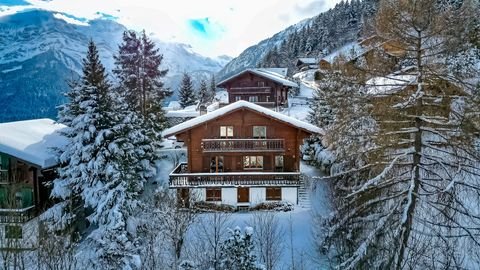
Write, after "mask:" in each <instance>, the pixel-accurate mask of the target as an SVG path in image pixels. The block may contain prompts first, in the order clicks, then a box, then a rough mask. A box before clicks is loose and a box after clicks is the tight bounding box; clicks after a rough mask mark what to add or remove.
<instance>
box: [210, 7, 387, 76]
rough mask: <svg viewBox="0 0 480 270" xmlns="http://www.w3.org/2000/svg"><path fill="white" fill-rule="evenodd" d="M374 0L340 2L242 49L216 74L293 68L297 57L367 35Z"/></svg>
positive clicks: (332, 48)
mask: <svg viewBox="0 0 480 270" xmlns="http://www.w3.org/2000/svg"><path fill="white" fill-rule="evenodd" d="M377 5H378V0H363V1H359V0H352V1H349V2H345V1H341V2H340V3H338V4H337V5H336V6H335V7H334V8H332V9H330V10H328V11H326V12H323V13H320V14H319V15H317V16H315V17H313V18H310V19H306V20H303V21H302V22H300V23H298V24H295V25H293V26H290V27H288V28H287V29H285V30H283V31H281V32H279V33H277V34H275V35H273V36H272V37H271V38H267V39H265V40H263V41H261V42H260V43H258V44H257V45H254V46H251V47H249V48H248V49H246V50H245V51H243V52H242V53H241V54H240V55H239V56H238V57H237V58H235V59H233V60H232V61H231V62H230V63H229V64H227V65H226V66H225V67H224V68H223V69H222V70H221V71H220V72H219V73H218V76H219V77H220V78H223V77H227V76H229V75H231V74H232V73H236V72H238V71H240V70H242V69H245V68H247V67H279V66H281V67H288V68H289V75H291V74H292V72H293V71H294V69H295V60H296V58H298V57H322V56H324V55H327V54H329V53H330V52H333V51H335V50H337V49H338V48H340V47H342V46H344V45H345V44H347V43H351V42H353V41H356V40H357V39H358V37H360V36H362V35H368V27H366V26H367V25H368V24H369V22H370V21H371V19H372V18H373V16H374V14H375V13H376V8H377Z"/></svg>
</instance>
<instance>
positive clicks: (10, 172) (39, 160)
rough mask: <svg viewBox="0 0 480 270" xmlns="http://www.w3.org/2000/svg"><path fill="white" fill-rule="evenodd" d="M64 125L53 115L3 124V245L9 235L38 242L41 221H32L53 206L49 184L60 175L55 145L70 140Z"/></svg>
mask: <svg viewBox="0 0 480 270" xmlns="http://www.w3.org/2000/svg"><path fill="white" fill-rule="evenodd" d="M63 128H65V126H64V125H61V124H57V123H55V122H54V121H53V120H51V119H36V120H27V121H18V122H10V123H2V124H0V235H1V236H0V238H1V241H0V248H4V244H5V243H7V242H8V241H5V240H8V239H17V240H22V241H23V242H24V243H23V244H22V245H21V246H22V247H25V246H32V245H34V244H35V243H34V242H35V241H34V239H35V236H36V235H37V234H38V222H34V223H32V222H30V221H31V220H33V219H35V218H36V217H37V216H38V215H39V214H41V213H42V212H43V211H44V210H46V209H47V208H48V206H49V205H48V202H49V197H50V188H49V187H48V186H47V185H45V184H46V183H49V182H51V181H52V180H54V179H55V177H56V173H55V168H56V166H57V159H56V157H55V154H54V152H53V151H54V149H53V148H56V147H62V146H64V145H65V144H66V139H65V137H63V136H62V135H61V134H60V131H61V130H62V129H63ZM33 231H35V232H33ZM2 232H3V234H2Z"/></svg>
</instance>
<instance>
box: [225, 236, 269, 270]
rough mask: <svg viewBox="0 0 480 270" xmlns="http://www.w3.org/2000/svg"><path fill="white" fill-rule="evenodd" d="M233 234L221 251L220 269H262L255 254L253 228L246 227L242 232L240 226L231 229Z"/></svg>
mask: <svg viewBox="0 0 480 270" xmlns="http://www.w3.org/2000/svg"><path fill="white" fill-rule="evenodd" d="M230 234H231V236H230V237H229V238H228V239H227V240H226V241H225V243H224V244H223V246H222V249H221V251H220V267H219V269H220V270H262V269H264V268H263V267H261V266H260V265H258V264H257V262H256V259H257V258H256V256H255V255H254V254H253V248H254V247H253V239H252V234H253V230H252V228H250V227H247V228H245V233H243V234H242V232H241V230H240V228H239V227H236V228H235V229H233V230H230Z"/></svg>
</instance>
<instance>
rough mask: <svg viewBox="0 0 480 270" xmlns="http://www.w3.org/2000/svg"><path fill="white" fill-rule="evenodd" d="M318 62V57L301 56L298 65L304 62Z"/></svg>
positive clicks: (310, 63)
mask: <svg viewBox="0 0 480 270" xmlns="http://www.w3.org/2000/svg"><path fill="white" fill-rule="evenodd" d="M317 63H318V59H317V58H312V57H300V58H298V59H297V66H298V65H302V64H307V65H312V64H317Z"/></svg>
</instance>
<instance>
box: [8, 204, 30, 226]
mask: <svg viewBox="0 0 480 270" xmlns="http://www.w3.org/2000/svg"><path fill="white" fill-rule="evenodd" d="M35 216H36V210H35V206H33V205H32V206H29V207H26V208H21V209H0V223H4V224H5V223H6V224H9V223H25V222H27V221H29V220H31V219H33V218H34V217H35Z"/></svg>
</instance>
